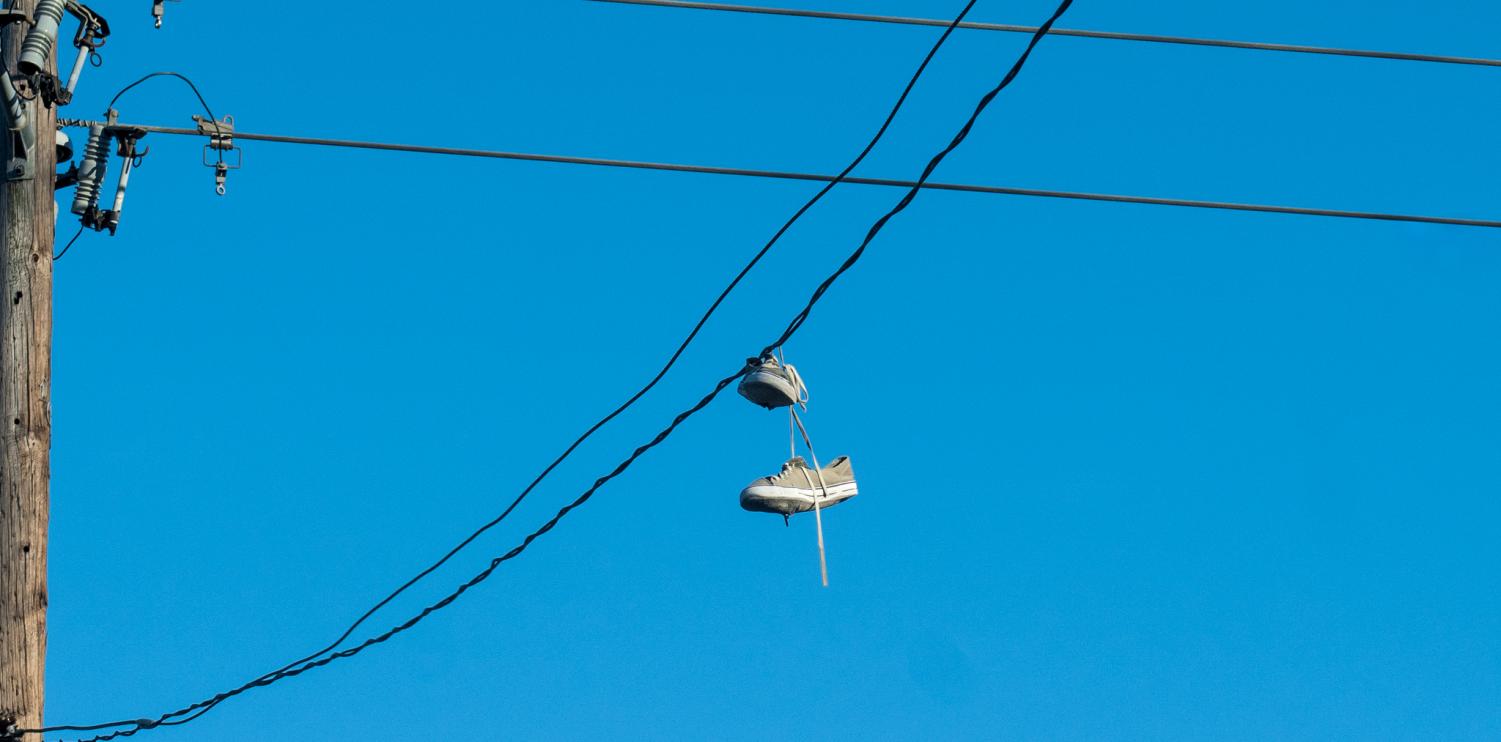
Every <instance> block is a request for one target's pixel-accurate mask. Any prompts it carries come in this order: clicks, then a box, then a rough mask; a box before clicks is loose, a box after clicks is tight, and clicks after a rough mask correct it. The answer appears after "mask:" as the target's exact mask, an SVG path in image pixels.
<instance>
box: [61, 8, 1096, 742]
mask: <svg viewBox="0 0 1501 742" xmlns="http://www.w3.org/2000/svg"><path fill="white" fill-rule="evenodd" d="M1072 4H1073V0H1063V2H1062V4H1060V5H1059V6H1058V9H1057V10H1056V11H1055V12H1054V13H1053V15H1052V16H1051V17H1050V18H1049V19H1048V21H1047V23H1045V24H1043V25H1042V26H1041V27H1039V29H1038V31H1037V33H1036V34H1034V35H1033V37H1032V40H1031V42H1030V43H1029V44H1028V45H1027V48H1026V50H1025V51H1023V52H1022V54H1021V55H1020V56H1019V57H1018V58H1017V60H1016V62H1015V63H1014V64H1013V65H1012V66H1011V69H1010V70H1009V71H1008V72H1007V73H1006V76H1005V77H1004V78H1002V80H1001V82H1000V83H998V84H997V85H996V86H995V87H994V88H992V89H991V90H990V92H988V93H986V94H985V96H983V97H982V98H981V99H980V102H979V103H978V104H977V105H976V107H975V110H974V113H972V114H970V117H969V120H968V121H966V122H965V124H964V126H962V127H960V129H959V132H958V133H957V134H956V135H955V136H954V138H953V139H952V140H951V141H950V142H949V144H948V146H946V147H944V149H943V150H941V151H940V152H939V153H938V154H937V155H935V156H934V157H933V158H932V160H930V161H929V162H928V165H927V167H926V168H924V170H923V174H922V177H920V178H919V179H918V180H917V181H916V182H915V183H914V185H913V187H912V188H911V189H909V190H908V191H907V193H906V194H905V195H904V196H903V197H902V199H901V200H900V201H899V202H898V203H897V205H896V206H895V207H893V208H892V209H891V210H890V211H888V212H887V213H886V214H885V215H884V216H882V217H881V218H880V219H878V220H876V222H875V224H874V225H872V226H871V228H870V229H869V231H867V232H866V235H865V239H864V240H862V241H861V243H860V246H859V247H858V248H856V249H855V251H854V252H852V253H851V254H850V255H849V257H847V258H846V259H845V260H844V262H843V263H842V264H840V266H839V268H838V269H837V270H835V271H834V272H833V273H832V274H830V275H829V276H828V277H827V278H825V279H824V281H823V282H822V283H820V284H819V285H818V287H817V288H816V289H815V290H814V291H813V294H812V295H811V296H810V297H809V299H808V302H807V304H806V305H805V306H804V307H803V308H802V310H801V311H799V312H798V313H797V314H796V315H795V316H794V317H793V318H792V321H791V322H789V323H788V325H787V327H786V329H785V330H783V331H782V334H781V335H780V336H779V337H778V338H777V339H776V340H774V341H772V342H771V343H770V344H769V345H767V346H766V347H765V348H764V349H762V351H761V354H760V355H761V356H765V355H766V354H769V353H771V352H772V350H774V349H776V348H779V347H781V346H782V345H784V344H786V342H787V341H788V340H790V339H791V338H792V337H793V335H795V334H797V332H798V330H800V329H802V327H803V325H804V324H805V323H806V322H807V321H808V318H809V317H810V316H811V315H812V311H813V307H814V306H815V305H817V304H818V302H819V301H821V300H822V299H823V297H824V295H825V294H826V293H827V292H828V290H829V288H830V287H832V286H833V285H834V283H835V282H836V281H838V280H839V278H840V277H841V276H843V275H844V274H845V273H846V272H847V271H848V270H849V269H850V268H851V267H853V266H854V265H855V263H857V262H859V260H860V257H861V256H862V255H863V254H864V253H865V249H866V247H868V246H869V245H870V243H871V242H872V241H874V240H875V238H876V235H878V234H879V233H880V232H881V230H882V229H883V228H884V227H885V226H886V224H887V223H888V222H889V221H890V220H891V219H892V217H894V216H896V215H897V214H899V213H901V212H902V211H903V210H905V209H906V208H907V206H908V205H910V204H911V203H912V201H913V199H915V198H916V197H917V194H918V192H920V191H921V190H922V188H921V184H922V183H923V182H924V181H926V180H927V178H928V177H929V176H931V175H932V173H933V171H934V170H936V169H937V168H938V165H939V164H940V163H942V162H943V160H944V159H945V158H946V157H947V156H948V155H949V153H951V152H953V151H954V150H955V149H957V148H958V147H959V145H960V144H962V143H963V142H964V140H965V139H966V138H967V137H968V136H969V132H970V131H971V130H972V129H973V128H974V125H975V122H976V121H978V120H979V117H980V115H981V114H982V113H984V111H985V109H986V108H987V107H988V106H989V105H990V103H991V101H993V100H994V99H995V97H996V96H997V95H999V94H1000V92H1001V91H1002V90H1004V89H1005V88H1006V87H1007V86H1008V85H1010V84H1011V82H1012V81H1013V80H1015V79H1016V76H1017V75H1018V74H1019V73H1020V72H1021V69H1022V67H1023V66H1024V65H1025V64H1026V61H1027V59H1028V58H1029V57H1030V56H1031V53H1032V50H1033V49H1034V48H1036V46H1037V43H1038V42H1039V41H1041V40H1042V37H1043V36H1045V35H1046V34H1047V30H1048V28H1050V27H1051V26H1052V24H1053V23H1054V22H1055V21H1056V20H1057V19H1058V18H1059V17H1060V16H1062V15H1063V13H1064V12H1065V11H1066V10H1068V8H1069V6H1070V5H1072ZM748 370H749V366H742V367H741V368H740V369H739V370H737V371H735V373H733V374H731V375H729V376H726V377H724V378H723V379H720V380H719V381H718V382H717V383H716V384H715V385H714V388H713V389H712V390H711V391H710V392H709V393H708V394H707V395H705V396H704V397H703V398H702V399H700V400H699V401H698V402H697V403H695V404H694V405H693V406H692V407H689V408H688V409H686V410H684V411H683V412H680V413H678V415H677V417H675V418H673V420H672V422H671V423H670V424H669V425H668V426H667V427H666V428H663V429H662V430H661V431H660V432H658V433H657V435H656V437H654V438H652V439H651V440H650V441H648V442H646V443H645V444H643V445H641V446H639V447H637V448H636V449H635V450H634V451H632V452H631V455H630V456H628V457H626V458H625V460H623V461H621V462H620V464H618V465H617V466H616V467H615V468H614V469H613V470H612V471H611V472H610V473H608V474H606V475H604V476H602V477H600V478H599V479H596V480H595V481H594V484H593V485H591V486H590V487H589V489H587V490H585V491H584V493H583V494H581V495H579V497H578V498H576V499H575V500H574V501H573V502H571V503H569V504H567V505H565V506H564V507H563V508H562V509H561V510H559V511H558V512H557V514H556V515H554V516H553V517H552V518H551V519H550V520H548V521H547V522H546V523H544V524H542V526H541V527H540V528H538V529H537V530H536V531H533V532H532V533H531V534H529V535H527V537H526V538H524V539H522V541H521V543H520V544H518V545H516V546H515V547H514V548H512V549H511V550H510V551H508V552H506V553H505V554H503V555H501V556H499V557H496V558H494V559H492V560H491V561H490V564H489V566H487V567H486V568H485V569H484V570H481V571H480V572H479V573H478V574H476V575H475V576H474V577H472V578H470V579H469V580H468V581H466V582H464V583H463V584H462V585H460V586H459V587H458V588H456V589H455V590H454V591H453V592H451V593H449V594H448V595H446V596H444V597H443V599H441V600H439V601H437V602H436V603H433V604H432V605H430V606H428V607H427V608H424V609H423V610H422V611H420V612H419V613H417V614H416V615H415V616H412V617H411V618H409V619H407V620H406V621H405V622H403V623H401V624H398V625H397V626H395V627H393V628H391V629H389V630H387V631H386V632H384V633H382V634H378V635H376V636H373V637H371V638H369V639H366V640H365V641H364V642H362V643H360V644H357V645H355V646H352V647H349V648H347V649H343V650H339V651H337V652H334V653H332V654H329V655H327V656H325V657H322V658H320V659H317V660H313V661H311V662H307V663H304V664H302V665H299V666H298V667H295V668H291V669H289V670H286V671H285V672H281V673H277V674H276V675H275V676H274V677H265V678H261V679H259V680H257V681H254V682H251V683H247V684H245V685H243V686H240V687H239V688H236V689H233V690H229V691H225V692H224V693H220V694H218V695H216V696H214V697H213V698H211V699H208V700H206V701H201V702H199V703H196V704H193V705H192V706H189V707H186V708H184V709H181V710H180V711H177V712H173V713H172V714H168V715H164V716H162V717H158V721H152V720H145V719H142V720H135V721H122V722H118V723H112V724H107V725H94V726H91V727H87V729H99V728H104V727H114V726H129V727H130V728H128V729H123V730H119V731H116V732H112V733H110V734H108V735H101V736H98V737H94V738H91V739H90V740H85V741H84V742H103V741H104V740H107V739H113V738H115V737H118V736H128V735H131V734H135V733H136V732H138V731H142V730H144V729H149V728H154V726H157V725H160V724H161V723H162V722H161V721H159V720H161V719H167V718H171V717H174V716H182V715H185V714H188V713H192V712H193V711H195V710H198V709H202V708H204V707H206V706H212V705H215V704H217V703H219V702H221V701H223V700H227V699H228V698H231V697H234V696H237V695H240V694H242V693H244V692H246V691H248V690H250V689H252V688H256V687H263V686H266V685H270V684H272V683H274V682H277V681H280V680H283V679H286V678H290V677H296V676H297V675H301V674H303V673H305V672H307V671H309V670H313V669H316V668H319V667H323V666H326V665H328V664H330V663H332V662H334V661H336V660H339V659H341V658H345V657H352V656H354V655H356V654H359V653H360V652H362V651H364V650H365V649H367V648H369V647H372V646H375V645H376V644H381V643H383V642H386V641H389V640H390V639H391V638H392V637H394V636H396V635H398V634H400V633H401V632H403V631H406V630H408V629H410V628H412V627H413V626H415V625H417V624H418V623H419V622H421V621H422V620H423V619H425V618H426V617H428V616H430V615H432V614H433V613H435V612H437V611H439V610H442V609H443V608H445V607H447V606H449V605H451V604H452V603H453V602H454V601H455V600H458V599H459V597H461V596H462V595H463V594H464V593H465V592H467V591H468V590H469V589H470V588H472V587H474V586H475V585H478V584H480V583H481V582H484V581H485V580H486V579H488V578H489V577H490V575H492V574H494V572H495V570H496V569H497V568H499V567H500V565H501V564H504V563H505V562H507V561H509V560H511V559H514V558H515V557H516V556H518V555H520V554H521V553H522V552H524V551H526V549H527V547H529V546H530V545H531V544H532V542H534V541H536V540H537V539H538V538H540V537H541V536H542V535H543V534H545V533H547V532H548V531H551V530H552V529H553V528H554V527H556V526H557V524H558V523H559V522H561V521H562V520H563V518H565V517H567V515H568V514H569V513H570V512H572V511H573V510H575V509H577V508H578V507H580V506H582V505H583V504H584V503H586V502H588V501H589V499H590V498H592V497H593V496H594V493H596V492H598V491H599V489H600V488H601V487H603V486H604V485H605V484H607V483H609V482H610V480H612V479H614V478H615V477H618V476H620V474H622V473H624V472H625V471H626V470H627V469H629V468H630V467H631V465H632V464H634V463H635V462H636V460H637V459H638V458H640V457H641V456H642V455H643V454H645V453H646V452H647V451H649V450H651V449H652V448H655V447H656V446H658V445H660V444H661V443H662V442H663V441H665V440H666V439H667V438H668V437H669V436H671V435H672V433H673V432H674V431H675V430H677V428H678V426H680V425H682V424H683V422H685V421H686V420H687V419H688V418H690V417H692V416H693V415H695V414H697V413H698V412H699V411H700V410H702V409H703V408H705V407H707V406H708V405H709V403H710V402H713V401H714V399H715V397H717V396H719V393H720V392H722V391H724V390H725V388H726V387H728V386H729V385H731V384H733V383H735V381H737V380H738V379H739V378H740V377H742V376H744V375H745V374H746V372H747V371H748ZM80 729H86V728H84V727H72V726H61V727H50V728H49V730H58V731H66V730H80ZM35 731H41V730H35Z"/></svg>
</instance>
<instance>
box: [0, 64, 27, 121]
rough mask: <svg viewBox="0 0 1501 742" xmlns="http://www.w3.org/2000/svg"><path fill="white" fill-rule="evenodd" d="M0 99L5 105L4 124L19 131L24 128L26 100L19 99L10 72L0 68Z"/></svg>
mask: <svg viewBox="0 0 1501 742" xmlns="http://www.w3.org/2000/svg"><path fill="white" fill-rule="evenodd" d="M0 98H4V99H5V100H4V101H0V103H3V104H4V106H5V125H6V127H8V128H9V129H10V130H11V131H21V130H23V129H25V128H26V101H24V100H22V99H21V96H20V94H18V93H17V92H16V83H15V81H14V80H11V79H10V73H9V72H6V71H5V70H0Z"/></svg>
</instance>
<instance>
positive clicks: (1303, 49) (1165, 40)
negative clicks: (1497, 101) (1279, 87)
mask: <svg viewBox="0 0 1501 742" xmlns="http://www.w3.org/2000/svg"><path fill="white" fill-rule="evenodd" d="M594 2H601V3H616V4H620V5H649V6H655V7H660V8H687V9H691V10H720V11H729V12H733V13H753V14H757V15H780V16H790V17H794V18H821V19H827V20H837V21H862V22H869V23H895V24H901V25H907V26H942V25H944V24H945V23H947V21H941V20H936V19H932V18H910V17H902V16H891V15H874V14H870V13H840V12H832V11H824V10H802V9H798V8H771V7H762V6H756V5H732V4H728V3H705V2H688V1H687V0H594ZM959 27H960V28H964V29H973V30H979V31H1006V32H1010V33H1032V32H1033V31H1036V30H1037V29H1036V27H1034V26H1015V25H1011V24H1006V23H976V22H972V21H966V22H964V23H961V24H959ZM1048 33H1050V34H1051V35H1053V36H1076V37H1080V38H1086V39H1110V40H1113V41H1144V42H1148V43H1153V44H1181V45H1187V46H1214V47H1222V48H1227V49H1254V50H1257V51H1270V52H1293V53H1296V54H1324V55H1331V56H1338V57H1365V58H1369V59H1394V60H1400V61H1404V62H1434V63H1438V64H1463V65H1474V66H1479V67H1501V59H1483V58H1478V57H1455V56H1448V55H1442V54H1408V53H1406V52H1385V51H1374V50H1369V49H1340V48H1336V47H1328V46H1302V45H1299V44H1272V43H1266V42H1260V41H1231V40H1226V39H1200V38H1193V37H1189V36H1161V35H1157V34H1138V33H1119V32H1115V31H1083V30H1078V29H1069V28H1055V29H1052V30H1051V31H1049V32H1048Z"/></svg>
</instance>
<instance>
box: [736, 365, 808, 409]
mask: <svg viewBox="0 0 1501 742" xmlns="http://www.w3.org/2000/svg"><path fill="white" fill-rule="evenodd" d="M746 364H747V365H749V366H751V367H752V370H751V372H750V373H748V374H746V375H745V377H744V378H742V379H741V380H740V386H739V387H738V391H739V392H740V396H742V397H745V398H746V399H748V400H750V401H752V402H754V403H756V404H758V405H761V406H762V407H765V408H766V409H768V410H774V409H776V408H778V407H789V406H791V405H795V404H804V405H806V403H807V402H808V387H806V386H804V385H803V380H802V378H801V377H799V376H798V375H797V369H795V368H793V367H792V364H786V365H783V364H781V363H778V362H777V359H775V358H772V357H771V356H767V357H765V358H749V359H746Z"/></svg>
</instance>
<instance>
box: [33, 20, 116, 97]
mask: <svg viewBox="0 0 1501 742" xmlns="http://www.w3.org/2000/svg"><path fill="white" fill-rule="evenodd" d="M67 10H68V12H69V13H71V14H72V15H73V17H74V18H77V19H78V32H77V33H75V34H73V46H74V47H76V48H77V49H78V56H77V58H75V59H74V60H73V71H72V73H70V74H69V75H68V83H67V85H64V86H61V87H58V86H57V79H56V78H55V77H54V78H53V81H52V87H53V90H54V100H56V102H57V104H58V105H60V106H66V105H68V103H70V102H71V101H72V100H73V91H75V90H77V89H78V78H79V77H81V76H82V75H83V67H84V63H88V64H91V65H93V66H95V67H98V66H99V65H101V64H103V63H104V59H103V58H102V57H100V56H99V47H101V46H104V40H105V39H106V38H108V37H109V21H106V20H104V17H103V16H101V15H99V14H98V13H95V12H94V11H93V9H92V8H90V7H89V6H87V5H84V4H83V3H80V2H74V0H67ZM41 88H42V90H44V91H45V90H46V87H45V86H41ZM44 100H45V99H44Z"/></svg>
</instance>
